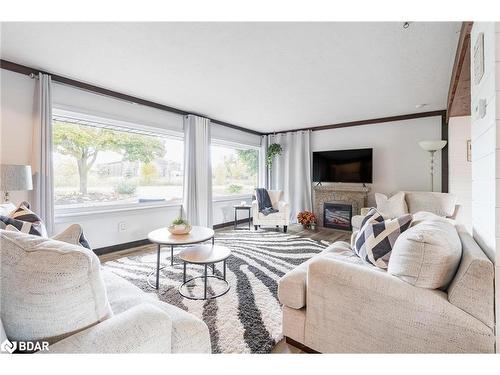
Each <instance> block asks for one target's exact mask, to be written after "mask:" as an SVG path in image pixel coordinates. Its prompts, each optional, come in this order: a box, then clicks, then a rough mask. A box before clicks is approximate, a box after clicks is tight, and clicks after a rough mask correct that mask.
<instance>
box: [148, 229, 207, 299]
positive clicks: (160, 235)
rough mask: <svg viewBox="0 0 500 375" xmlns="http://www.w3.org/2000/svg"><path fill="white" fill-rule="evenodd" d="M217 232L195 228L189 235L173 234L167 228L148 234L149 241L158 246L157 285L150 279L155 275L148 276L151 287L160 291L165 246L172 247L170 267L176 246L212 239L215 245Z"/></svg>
mask: <svg viewBox="0 0 500 375" xmlns="http://www.w3.org/2000/svg"><path fill="white" fill-rule="evenodd" d="M214 235H215V232H214V230H213V229H211V228H206V227H199V226H193V228H192V229H191V232H189V233H188V234H172V233H170V232H169V231H168V229H167V228H160V229H156V230H154V231H152V232H149V234H148V240H150V241H151V242H152V243H155V244H157V255H156V285H155V286H153V285H151V283H150V282H149V278H150V277H151V275H152V274H153V273H154V272H152V273H151V274H149V275H148V284H149V286H151V287H153V288H156V289H158V288H159V287H160V269H163V267H162V268H160V251H161V247H162V246H163V245H167V246H170V265H171V266H173V265H174V246H180V245H192V244H196V243H200V242H205V241H208V240H209V239H212V245H213V244H214Z"/></svg>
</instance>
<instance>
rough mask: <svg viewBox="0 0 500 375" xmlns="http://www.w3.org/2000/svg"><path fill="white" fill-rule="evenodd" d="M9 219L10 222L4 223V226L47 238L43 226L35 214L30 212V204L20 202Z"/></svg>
mask: <svg viewBox="0 0 500 375" xmlns="http://www.w3.org/2000/svg"><path fill="white" fill-rule="evenodd" d="M9 219H11V220H9V222H6V224H10V225H12V226H14V227H16V228H17V229H18V230H19V231H20V232H23V233H29V234H33V235H35V236H41V237H48V235H47V229H46V228H45V224H44V223H43V221H42V219H40V217H39V216H38V215H37V214H36V213H34V212H33V211H31V210H30V204H29V203H28V202H22V203H21V204H20V205H19V206H17V208H16V209H15V210H14V211H12V212H11V213H10V215H9ZM3 221H4V220H3ZM4 222H5V221H4Z"/></svg>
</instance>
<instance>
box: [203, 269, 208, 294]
mask: <svg viewBox="0 0 500 375" xmlns="http://www.w3.org/2000/svg"><path fill="white" fill-rule="evenodd" d="M207 269H208V264H205V290H204V293H203V297H204V298H205V299H207V280H208V274H207Z"/></svg>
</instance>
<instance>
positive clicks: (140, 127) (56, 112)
mask: <svg viewBox="0 0 500 375" xmlns="http://www.w3.org/2000/svg"><path fill="white" fill-rule="evenodd" d="M58 116H59V117H66V118H73V119H75V120H76V119H77V120H80V121H82V123H81V125H85V122H91V123H94V124H101V125H103V126H102V127H103V128H106V127H108V128H110V129H111V130H117V131H131V132H134V131H135V133H142V134H145V135H160V136H162V137H167V138H171V139H176V140H181V141H182V142H183V146H185V144H184V134H183V133H182V132H179V131H175V130H170V129H162V128H157V127H154V126H148V125H144V124H137V123H135V122H129V121H123V120H117V119H112V118H109V117H105V116H104V115H100V114H99V115H93V114H89V113H85V112H82V111H75V110H71V109H67V108H65V107H59V106H54V107H53V109H52V121H54V119H55V118H56V117H58ZM89 126H90V125H89ZM182 167H183V169H184V165H183V166H182ZM167 207H178V208H179V209H180V208H181V207H182V198H181V199H180V201H179V202H168V203H166V202H139V201H137V202H134V203H116V204H109V205H96V206H88V207H66V208H58V207H57V206H56V205H55V204H54V217H55V218H56V219H58V218H67V217H76V216H86V215H94V214H107V213H115V212H125V211H134V210H144V209H154V208H167Z"/></svg>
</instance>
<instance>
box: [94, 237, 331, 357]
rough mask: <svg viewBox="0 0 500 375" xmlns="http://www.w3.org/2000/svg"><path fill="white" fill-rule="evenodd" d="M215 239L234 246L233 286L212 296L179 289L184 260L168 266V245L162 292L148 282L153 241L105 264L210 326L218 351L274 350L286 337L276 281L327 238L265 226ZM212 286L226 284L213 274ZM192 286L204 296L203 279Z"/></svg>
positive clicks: (195, 270)
mask: <svg viewBox="0 0 500 375" xmlns="http://www.w3.org/2000/svg"><path fill="white" fill-rule="evenodd" d="M215 243H216V244H219V245H224V246H227V247H229V248H230V249H231V252H232V253H231V256H230V257H229V258H228V260H227V275H226V277H227V280H228V282H229V285H230V287H231V289H230V290H229V292H228V293H227V294H225V295H223V296H221V297H219V298H216V299H212V300H206V301H196V300H190V299H187V298H183V297H182V296H181V295H180V294H179V291H178V287H179V285H180V284H181V283H182V264H181V263H180V261H179V259H178V258H177V257H176V256H175V255H174V263H175V264H174V266H173V267H171V266H170V259H169V257H170V249H169V248H168V247H166V248H165V249H164V250H163V251H162V253H161V263H162V265H165V268H164V269H163V270H162V271H161V274H160V289H159V290H158V291H156V290H155V289H153V288H151V287H150V286H149V285H148V283H147V277H148V275H149V274H150V273H151V272H153V271H154V270H155V269H156V250H155V248H154V247H153V246H151V252H148V253H145V254H142V255H138V256H130V257H126V258H120V259H118V260H115V261H109V262H106V263H104V264H103V267H104V268H106V269H108V270H110V271H112V272H114V273H116V274H117V275H119V276H122V277H124V278H126V279H128V280H129V281H131V282H132V283H134V284H135V285H137V286H138V287H140V288H141V289H143V290H144V291H146V292H148V293H157V295H158V298H159V299H160V300H162V301H165V302H168V303H171V304H173V305H175V306H178V307H180V308H182V309H184V310H187V311H189V312H190V313H192V314H194V315H196V316H198V317H199V318H201V319H203V320H204V321H205V323H206V324H207V325H208V328H209V330H210V336H211V340H212V351H213V352H214V353H269V352H271V350H272V348H273V347H274V345H275V344H276V343H277V342H278V341H279V340H281V339H282V338H283V335H282V327H281V305H280V303H279V302H278V298H277V289H278V280H279V279H280V278H281V276H283V275H284V274H285V273H286V272H287V271H289V270H290V269H292V268H294V267H296V266H297V265H299V264H300V263H302V262H304V261H306V260H307V259H309V258H311V257H312V256H313V255H315V254H317V253H319V252H320V251H322V250H323V249H324V248H325V247H326V246H327V245H328V243H326V242H317V241H314V240H312V239H309V238H304V237H299V236H296V235H291V234H284V233H280V232H273V231H265V230H258V231H231V232H222V233H216V235H215ZM179 249H180V248H177V251H174V254H177V253H178V250H179ZM187 267H188V278H189V277H193V276H198V275H201V274H202V270H203V268H202V267H200V266H194V265H188V266H187ZM216 274H217V275H219V276H221V275H222V263H218V264H217V268H216ZM153 279H154V277H151V280H153ZM208 285H209V292H210V293H217V292H219V291H221V290H222V289H223V288H224V287H225V285H224V284H223V282H221V281H218V280H216V279H210V281H209V283H208ZM189 291H190V292H191V293H193V294H195V295H201V294H202V289H201V283H200V282H198V284H195V285H194V286H193V287H192V288H190V289H189Z"/></svg>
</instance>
